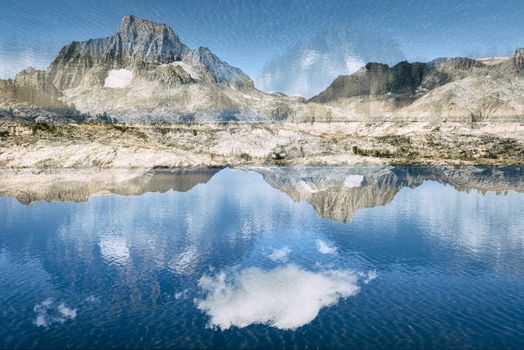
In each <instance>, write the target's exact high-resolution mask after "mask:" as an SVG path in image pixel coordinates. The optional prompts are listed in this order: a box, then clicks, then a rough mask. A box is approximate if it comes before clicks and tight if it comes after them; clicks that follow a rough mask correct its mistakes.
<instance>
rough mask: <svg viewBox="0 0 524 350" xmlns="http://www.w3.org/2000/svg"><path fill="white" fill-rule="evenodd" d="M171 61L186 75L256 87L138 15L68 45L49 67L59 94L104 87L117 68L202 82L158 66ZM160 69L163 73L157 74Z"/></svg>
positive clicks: (202, 50)
mask: <svg viewBox="0 0 524 350" xmlns="http://www.w3.org/2000/svg"><path fill="white" fill-rule="evenodd" d="M171 63H174V64H183V65H184V67H185V68H181V69H182V70H184V71H185V73H187V74H190V75H191V73H194V72H197V73H198V74H199V75H200V76H201V77H200V78H202V80H204V81H207V82H211V83H217V84H221V85H232V86H235V87H245V86H249V87H251V86H252V85H253V84H252V82H251V80H250V79H249V77H248V76H246V75H245V74H244V73H243V72H242V71H241V70H240V69H238V68H235V67H232V66H230V65H229V64H227V63H226V62H224V61H222V60H220V59H219V58H218V57H217V56H215V55H214V54H213V53H212V52H211V51H210V50H209V49H207V48H199V49H197V50H194V51H193V50H191V49H190V48H189V47H187V46H186V45H184V44H183V43H182V42H181V41H180V39H179V38H178V36H177V35H176V33H175V31H174V30H173V29H172V28H171V27H169V26H168V25H167V24H163V23H157V22H153V21H149V20H145V19H141V18H138V17H135V16H125V17H123V18H122V20H121V21H120V26H119V29H118V31H117V32H116V33H115V35H113V36H110V37H107V38H101V39H90V40H87V41H83V42H76V41H74V42H72V43H70V44H68V45H66V46H65V47H64V48H63V49H62V50H61V51H60V53H59V54H58V56H57V57H56V58H55V60H54V61H53V63H51V65H50V66H49V69H48V73H49V76H50V79H51V80H52V81H53V83H54V84H55V86H56V87H57V88H58V89H59V90H61V91H63V90H68V89H73V88H76V87H78V86H103V85H104V81H105V79H106V77H107V76H108V73H109V72H110V71H112V70H118V69H125V70H129V71H133V72H134V73H133V74H135V73H136V76H146V77H156V76H159V74H160V75H161V76H162V77H163V78H164V80H165V79H167V81H171V82H173V81H177V82H182V81H186V82H187V81H188V82H189V83H194V82H195V81H196V80H198V79H189V80H188V79H179V78H180V74H178V73H176V72H175V70H173V69H171V70H169V69H164V68H159V67H160V66H161V65H165V64H171ZM157 68H158V69H160V70H161V72H154V70H155V69H157ZM178 70H180V69H178ZM167 71H172V72H174V73H176V74H175V75H177V76H175V77H173V79H171V78H170V77H169V76H166V72H167ZM181 73H184V72H181ZM182 75H184V74H182ZM195 78H197V77H195Z"/></svg>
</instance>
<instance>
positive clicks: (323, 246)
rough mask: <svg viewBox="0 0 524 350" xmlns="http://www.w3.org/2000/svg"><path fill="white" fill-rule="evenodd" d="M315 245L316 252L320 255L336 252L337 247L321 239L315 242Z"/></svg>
mask: <svg viewBox="0 0 524 350" xmlns="http://www.w3.org/2000/svg"><path fill="white" fill-rule="evenodd" d="M315 243H316V244H317V249H318V251H319V252H320V253H322V254H333V253H335V252H336V251H337V247H334V246H333V245H331V243H328V242H326V241H323V240H321V239H317V240H315Z"/></svg>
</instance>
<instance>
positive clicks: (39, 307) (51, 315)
mask: <svg viewBox="0 0 524 350" xmlns="http://www.w3.org/2000/svg"><path fill="white" fill-rule="evenodd" d="M33 311H34V312H35V313H36V318H35V320H34V324H35V325H36V326H37V327H46V328H47V327H50V326H52V325H54V324H62V323H64V322H65V321H67V320H74V319H75V318H76V309H73V308H70V307H68V306H67V305H66V304H65V303H63V302H61V303H59V304H58V306H57V305H56V303H55V302H54V301H53V299H51V298H48V299H45V300H44V301H42V302H41V303H40V304H36V305H35V306H34V308H33Z"/></svg>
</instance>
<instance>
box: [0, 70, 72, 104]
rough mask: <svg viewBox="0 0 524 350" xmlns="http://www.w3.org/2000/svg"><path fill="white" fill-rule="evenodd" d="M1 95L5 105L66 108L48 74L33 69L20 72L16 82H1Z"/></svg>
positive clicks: (0, 100)
mask: <svg viewBox="0 0 524 350" xmlns="http://www.w3.org/2000/svg"><path fill="white" fill-rule="evenodd" d="M0 94H1V95H0V102H3V103H22V104H28V105H38V106H42V107H65V105H64V104H63V103H62V102H61V101H60V99H59V98H60V92H59V91H58V90H57V89H56V87H55V86H54V85H53V83H52V82H51V81H50V80H49V78H48V76H47V74H46V72H45V71H42V70H36V69H34V68H32V67H29V68H27V69H24V70H23V71H21V72H19V73H18V74H17V75H16V77H15V79H14V80H0Z"/></svg>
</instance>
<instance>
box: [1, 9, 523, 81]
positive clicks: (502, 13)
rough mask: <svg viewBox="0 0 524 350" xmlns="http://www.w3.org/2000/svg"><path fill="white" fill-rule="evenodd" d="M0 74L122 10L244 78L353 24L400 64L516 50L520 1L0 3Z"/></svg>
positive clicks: (94, 31) (40, 60) (38, 62)
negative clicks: (389, 46) (397, 55)
mask: <svg viewBox="0 0 524 350" xmlns="http://www.w3.org/2000/svg"><path fill="white" fill-rule="evenodd" d="M0 10H1V11H0V77H2V78H5V77H10V76H13V75H14V73H15V72H16V71H18V70H19V69H21V68H23V67H25V66H27V65H33V66H36V67H38V68H45V67H46V66H47V65H48V64H49V63H50V62H51V60H52V59H53V57H54V56H55V55H56V53H57V52H58V51H59V49H60V48H61V47H62V46H63V45H64V44H65V43H67V42H69V41H72V40H85V39H88V38H97V37H104V36H110V35H112V34H113V33H114V32H115V31H116V30H117V28H118V24H119V21H120V18H121V17H122V16H124V15H127V14H134V15H136V16H139V17H143V18H148V19H151V20H155V21H160V22H165V23H168V24H169V25H171V26H172V27H173V28H174V29H175V31H176V32H177V34H178V35H179V36H180V38H181V39H182V41H183V42H185V43H186V44H187V45H189V46H190V47H192V48H195V47H198V46H207V47H209V48H210V49H211V50H212V51H214V52H215V53H216V54H217V55H218V56H219V57H221V58H222V59H224V60H226V61H227V62H229V63H230V64H233V65H235V66H238V67H240V68H241V69H243V70H244V71H245V72H246V73H248V74H249V75H251V76H252V77H255V76H257V75H258V74H259V73H260V71H261V69H262V67H263V66H264V64H265V63H267V62H268V61H269V60H271V59H272V58H273V57H275V55H278V54H280V53H281V52H282V51H283V50H284V49H286V48H287V47H289V46H291V45H293V44H295V43H297V41H299V40H303V39H307V38H308V37H311V36H314V35H315V34H316V33H318V32H319V31H321V30H323V29H325V28H327V27H329V26H331V25H348V26H349V25H352V26H357V27H358V28H362V29H365V30H367V31H370V32H373V33H377V34H379V35H381V36H383V37H386V38H391V39H394V40H396V41H397V42H398V43H399V44H400V47H401V49H402V51H403V52H404V54H405V56H406V57H407V58H408V59H409V60H429V59H432V58H436V57H441V56H484V55H502V54H509V53H511V52H512V51H513V49H514V48H516V47H523V46H524V21H523V20H522V18H524V1H522V0H508V1H503V0H502V1H501V0H498V1H495V0H477V1H456V0H454V1H450V0H439V1H433V0H420V1H414V0H408V1H405V0H403V1H398V0H396V1H393V0H376V1H373V0H368V1H351V0H324V1H320V0H315V1H313V0H311V1H307V0H302V1H298V0H295V1H286V0H281V1H277V0H268V1H260V0H251V1H248V0H244V1H240V0H217V1H212V0H190V1H186V0H173V1H167V0H149V1H123V0H103V1H101V0H91V1H78V0H46V1H41V0H25V1H19V0H0Z"/></svg>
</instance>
